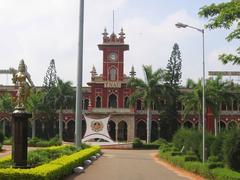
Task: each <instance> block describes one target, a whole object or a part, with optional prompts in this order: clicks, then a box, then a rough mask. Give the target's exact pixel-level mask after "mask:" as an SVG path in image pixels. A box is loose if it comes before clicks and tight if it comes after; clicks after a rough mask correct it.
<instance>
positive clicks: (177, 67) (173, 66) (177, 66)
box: [166, 43, 182, 87]
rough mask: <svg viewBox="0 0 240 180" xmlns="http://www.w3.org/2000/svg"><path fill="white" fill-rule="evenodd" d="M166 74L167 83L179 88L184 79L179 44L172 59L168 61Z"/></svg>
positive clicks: (172, 54) (174, 48)
mask: <svg viewBox="0 0 240 180" xmlns="http://www.w3.org/2000/svg"><path fill="white" fill-rule="evenodd" d="M166 69H167V73H166V83H168V84H170V85H171V86H174V87H177V86H178V85H179V84H180V83H181V77H182V71H181V69H182V58H181V52H180V50H179V46H178V44H177V43H175V44H174V46H173V50H172V53H171V57H170V59H169V60H168V64H167V68H166Z"/></svg>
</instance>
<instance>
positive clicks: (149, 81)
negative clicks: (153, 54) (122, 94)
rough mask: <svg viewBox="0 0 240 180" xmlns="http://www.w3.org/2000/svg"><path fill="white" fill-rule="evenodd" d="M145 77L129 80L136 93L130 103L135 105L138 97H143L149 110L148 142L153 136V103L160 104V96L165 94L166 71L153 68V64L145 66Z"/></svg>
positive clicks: (142, 99) (129, 84) (131, 97)
mask: <svg viewBox="0 0 240 180" xmlns="http://www.w3.org/2000/svg"><path fill="white" fill-rule="evenodd" d="M143 71H144V73H145V79H144V80H142V79H139V78H131V79H130V80H129V82H128V84H127V85H128V87H131V88H133V89H134V93H133V94H132V95H131V96H130V104H131V105H132V106H134V105H135V103H136V101H137V100H138V99H141V101H142V102H143V105H144V107H145V109H146V110H147V142H148V143H149V142H150V138H151V118H152V115H151V110H152V105H153V104H155V105H156V106H158V104H159V101H158V100H159V97H163V94H165V90H166V88H165V86H164V84H163V80H164V75H165V71H164V70H162V69H157V70H156V71H153V70H152V66H146V65H144V66H143Z"/></svg>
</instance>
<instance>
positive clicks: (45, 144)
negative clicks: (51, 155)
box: [28, 136, 62, 147]
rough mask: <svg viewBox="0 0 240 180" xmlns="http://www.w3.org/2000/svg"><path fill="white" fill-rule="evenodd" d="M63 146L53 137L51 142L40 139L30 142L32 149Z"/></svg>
mask: <svg viewBox="0 0 240 180" xmlns="http://www.w3.org/2000/svg"><path fill="white" fill-rule="evenodd" d="M61 144H62V143H61V141H60V140H59V138H58V137H57V136H56V137H53V138H52V139H50V140H49V141H47V140H43V139H40V138H38V137H34V138H31V139H29V140H28V146H31V147H49V146H59V145H61Z"/></svg>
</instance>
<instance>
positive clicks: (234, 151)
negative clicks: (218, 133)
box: [223, 130, 240, 171]
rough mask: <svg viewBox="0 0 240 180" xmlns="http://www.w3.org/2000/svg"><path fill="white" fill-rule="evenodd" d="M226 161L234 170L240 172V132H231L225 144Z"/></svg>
mask: <svg viewBox="0 0 240 180" xmlns="http://www.w3.org/2000/svg"><path fill="white" fill-rule="evenodd" d="M223 154H224V160H225V161H226V162H227V164H228V166H229V167H230V168H232V169H233V170H236V171H240V156H239V154H240V131H239V130H232V131H230V132H229V133H228V134H227V135H226V137H225V141H224V143H223Z"/></svg>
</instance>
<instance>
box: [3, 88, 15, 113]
mask: <svg viewBox="0 0 240 180" xmlns="http://www.w3.org/2000/svg"><path fill="white" fill-rule="evenodd" d="M13 109H14V105H13V101H12V96H11V94H9V93H4V94H2V95H1V96H0V111H2V112H8V113H9V112H12V111H13Z"/></svg>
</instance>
